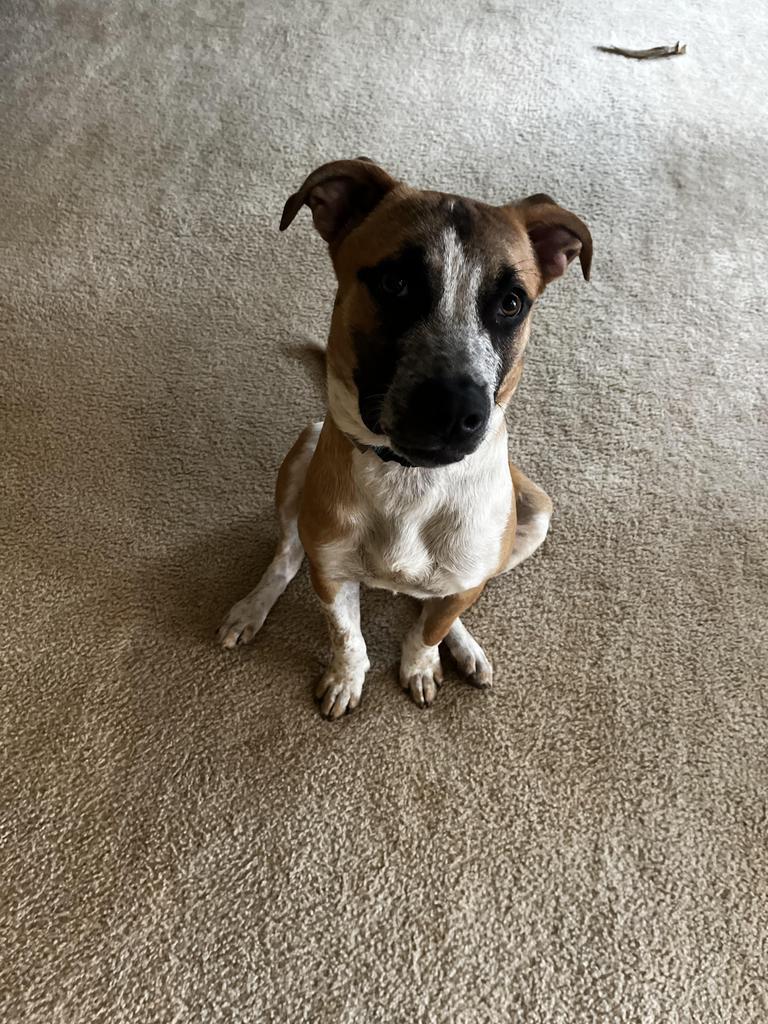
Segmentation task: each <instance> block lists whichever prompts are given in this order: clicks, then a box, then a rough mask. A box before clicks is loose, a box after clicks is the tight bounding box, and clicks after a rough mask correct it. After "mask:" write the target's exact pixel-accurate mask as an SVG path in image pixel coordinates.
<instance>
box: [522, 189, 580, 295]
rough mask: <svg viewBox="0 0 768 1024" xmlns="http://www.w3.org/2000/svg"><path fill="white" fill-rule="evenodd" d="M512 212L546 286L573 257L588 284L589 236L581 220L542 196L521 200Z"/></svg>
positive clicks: (562, 271)
mask: <svg viewBox="0 0 768 1024" xmlns="http://www.w3.org/2000/svg"><path fill="white" fill-rule="evenodd" d="M515 209H516V210H517V211H518V212H519V213H520V215H521V217H522V219H523V223H524V224H525V228H526V230H527V232H528V237H529V238H530V240H531V245H533V248H534V250H535V252H536V258H537V260H538V261H539V268H540V270H541V273H542V275H543V277H544V284H545V285H546V284H549V282H550V281H554V280H555V278H556V277H561V276H562V275H563V274H564V273H565V271H566V268H567V266H568V264H569V263H570V262H571V260H572V259H574V257H576V256H578V257H579V262H580V263H581V272H582V273H583V275H584V280H585V281H588V280H589V270H590V267H591V265H592V235H591V234H590V233H589V228H588V227H587V225H586V224H585V223H584V221H583V220H580V219H579V218H578V217H577V216H576V214H575V213H571V211H570V210H565V209H563V207H562V206H558V205H557V203H556V202H555V201H554V199H550V197H549V196H546V195H544V194H543V193H539V194H538V195H535V196H529V197H528V198H527V199H523V201H522V202H521V203H518V204H517V205H516V207H515Z"/></svg>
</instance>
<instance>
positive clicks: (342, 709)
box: [315, 583, 369, 718]
mask: <svg viewBox="0 0 768 1024" xmlns="http://www.w3.org/2000/svg"><path fill="white" fill-rule="evenodd" d="M323 609H324V611H325V614H326V618H327V619H328V631H329V633H330V637H331V663H330V665H329V666H328V668H327V670H326V672H325V674H324V675H323V678H322V679H321V680H320V683H319V685H318V687H317V691H316V693H315V696H316V697H317V698H318V700H319V701H320V711H321V713H322V714H323V715H324V716H325V717H326V718H340V717H341V716H342V715H343V714H345V713H346V712H347V711H351V710H352V709H353V708H356V707H357V705H358V704H359V703H360V696H361V694H362V692H363V682H364V680H365V673H366V672H367V671H368V667H369V662H368V655H367V653H366V649H365V640H364V639H363V634H362V633H361V631H360V587H359V586H358V585H357V584H356V583H345V584H343V585H342V586H341V587H339V590H338V593H337V594H336V597H335V599H334V600H333V601H332V602H331V604H324V605H323Z"/></svg>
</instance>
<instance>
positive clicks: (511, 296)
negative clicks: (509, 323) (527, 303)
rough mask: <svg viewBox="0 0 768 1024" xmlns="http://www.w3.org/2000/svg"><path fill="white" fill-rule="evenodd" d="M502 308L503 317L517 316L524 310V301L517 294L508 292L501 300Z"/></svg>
mask: <svg viewBox="0 0 768 1024" xmlns="http://www.w3.org/2000/svg"><path fill="white" fill-rule="evenodd" d="M500 308H501V312H502V315H503V316H517V314H518V313H519V312H520V310H521V309H522V308H523V300H522V299H521V298H520V296H519V295H518V293H517V292H507V294H506V295H505V296H504V298H503V299H502V300H501V307H500Z"/></svg>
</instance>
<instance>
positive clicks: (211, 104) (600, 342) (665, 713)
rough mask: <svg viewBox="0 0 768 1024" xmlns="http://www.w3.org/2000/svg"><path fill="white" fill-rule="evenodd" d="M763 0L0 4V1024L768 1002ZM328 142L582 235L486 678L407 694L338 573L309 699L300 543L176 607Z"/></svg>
mask: <svg viewBox="0 0 768 1024" xmlns="http://www.w3.org/2000/svg"><path fill="white" fill-rule="evenodd" d="M766 17H768V15H766V9H765V8H764V6H761V5H759V4H747V3H738V2H737V3H731V4H728V5H725V4H723V5H722V6H721V5H719V4H712V3H705V2H703V0H702V2H700V3H696V2H693V0H687V2H684V0H672V2H670V3H667V4H665V5H661V4H658V3H645V4H644V3H642V2H641V3H640V4H637V3H629V2H628V0H620V2H618V3H617V2H614V0H610V2H609V0H600V2H595V3H592V4H589V5H582V4H565V3H557V4H547V5H543V4H541V3H538V2H535V0H520V2H518V3H513V2H512V0H483V2H481V3H478V4H475V3H461V4H459V3H449V4H446V3H444V2H442V0H421V2H419V3H410V2H407V0H398V2H393V3H386V2H384V0H382V2H381V3H379V4H375V3H370V2H368V0H325V2H320V0H303V2H296V3H281V4H278V3H277V2H266V0H265V2H262V3H257V2H255V0H246V2H236V0H233V2H227V0H194V2H193V0H170V2H163V3H150V2H149V0H141V2H135V3H134V2H129V0H123V2H119V0H107V2H99V0H91V2H89V3H86V2H80V0H61V2H37V3H31V2H29V3H23V2H22V0H6V2H5V3H4V4H3V5H2V8H0V40H1V41H2V47H3V53H4V57H3V64H2V68H3V84H2V94H1V97H0V98H1V99H2V104H3V126H2V130H0V172H1V174H2V190H3V195H2V207H1V209H0V236H2V245H3V248H2V303H3V306H2V314H3V315H2V330H3V337H2V348H1V349H0V370H1V371H2V409H3V413H2V415H3V422H2V485H3V491H2V527H1V530H2V532H1V534H0V554H1V556H2V581H1V585H2V597H1V602H0V607H1V608H2V612H1V614H2V638H1V639H0V645H1V647H2V652H1V653H2V661H3V672H2V687H3V689H2V708H1V711H0V724H1V726H2V744H3V749H2V794H1V795H2V811H1V813H2V829H1V831H0V858H1V861H2V863H1V864H0V879H1V882H2V895H1V896H0V963H1V966H0V1019H2V1021H3V1022H8V1024H20V1022H24V1024H27V1022H29V1024H64V1022H72V1024H101V1022H109V1024H116V1022H121V1024H122V1022H131V1024H133V1022H136V1024H155V1022H158V1024H159V1022H163V1024H171V1022H190V1024H193V1022H194V1024H198V1022H206V1024H207V1022H222V1024H224V1022H226V1024H233V1022H249V1024H251V1022H253V1024H261V1022H280V1024H283V1022H284V1024H301V1022H308V1024H378V1022H382V1024H411V1022H428V1024H433V1022H434V1024H438V1022H439V1024H506V1022H510V1021H520V1022H525V1024H539V1022H564V1024H572V1022H578V1024H602V1022H605V1024H616V1022H653V1024H670V1022H691V1024H694V1022H695V1024H711V1022H720V1021H723V1022H728V1024H746V1022H764V1021H765V1020H766V1019H768V1016H767V1015H768V1002H767V996H766V993H767V991H768V981H767V980H766V963H767V962H768V824H767V821H768V819H767V817H766V794H767V793H768V757H767V753H768V751H767V742H768V716H767V714H766V665H768V650H767V647H768V644H767V642H766V641H767V638H768V622H767V621H766V596H767V593H768V589H767V587H766V582H767V580H768V559H767V558H766V548H765V536H766V505H765V500H766V496H765V483H766V473H767V471H768V465H767V463H768V459H767V458H766V455H767V454H768V453H767V443H766V439H767V438H768V429H767V428H768V414H767V409H768V374H767V373H766V346H765V336H766V323H768V320H767V315H768V309H767V308H766V280H768V266H766V245H765V234H766V209H768V190H767V189H766V185H765V177H766V167H768V142H766V136H765V127H766V122H765V96H766V94H767V93H768V71H767V70H766V68H767V67H768V43H767V42H766V31H765V30H766ZM677 39H682V40H684V41H685V42H687V43H688V55H687V56H685V57H679V58H675V59H673V60H668V61H657V62H648V63H636V62H631V61H628V60H625V59H623V58H621V57H611V56H608V55H606V54H602V53H599V52H597V51H596V50H595V49H594V46H595V44H600V43H622V44H624V45H629V46H654V45H658V44H659V43H673V42H675V40H677ZM359 153H365V154H368V155H369V156H372V157H375V158H376V159H377V160H379V161H380V162H381V163H382V164H383V165H384V166H386V167H387V168H388V169H390V170H391V171H392V172H394V173H395V174H397V175H399V176H402V177H404V178H407V179H408V180H409V181H412V182H413V183H417V184H422V185H425V186H432V187H437V188H445V189H449V190H453V191H459V192H466V193H469V194H471V195H473V196H477V197H483V198H485V199H487V200H490V201H496V202H501V201H503V200H508V199H510V198H514V197H518V196H521V195H524V194H527V193H530V192H534V191H539V190H545V191H547V192H550V193H553V194H554V195H555V196H556V197H557V198H558V199H559V200H560V201H561V202H563V203H565V204H568V205H571V206H572V207H573V208H574V209H575V210H576V211H578V212H579V213H580V214H581V215H582V216H583V217H584V219H585V220H587V222H588V223H589V224H590V226H591V228H592V231H593V234H594V236H595V252H596V260H595V266H594V274H593V283H592V284H591V285H585V284H584V283H583V282H582V281H580V280H579V275H578V274H576V273H573V272H572V273H571V274H570V275H569V277H568V279H567V280H566V281H565V282H563V283H562V284H560V285H557V286H553V288H552V289H551V290H550V292H549V293H548V294H547V295H546V297H545V299H544V301H543V302H542V304H541V308H540V311H539V313H538V315H537V323H536V326H535V329H534V340H533V344H532V347H531V350H530V357H529V360H528V367H527V371H526V374H525V377H524V378H523V384H522V386H521V388H520V391H519V392H518V397H517V398H516V400H515V402H514V405H513V408H512V410H511V415H510V426H511V437H512V442H511V443H512V450H513V455H514V458H515V461H517V462H518V463H519V464H520V465H521V466H522V467H523V468H524V469H525V471H526V472H527V473H529V474H530V475H531V476H532V477H533V478H534V479H535V480H537V481H538V482H540V483H541V484H543V485H544V486H545V487H546V489H547V490H548V491H549V493H550V494H551V495H552V496H553V498H554V501H555V506H556V517H555V520H554V524H553V530H552V534H551V538H550V540H549V541H548V543H547V545H546V547H545V548H544V550H543V551H542V552H541V553H540V554H538V555H537V556H536V557H535V558H534V559H533V560H532V561H531V562H530V563H528V564H527V565H525V566H524V567H523V568H522V569H521V570H520V571H518V572H517V573H516V574H513V575H512V576H510V577H506V578H504V579H502V580H500V581H497V582H495V583H494V584H493V585H492V586H491V587H490V588H489V589H488V591H487V592H486V594H485V596H484V597H483V598H482V600H481V602H480V603H479V604H478V606H477V607H476V608H475V609H473V611H472V612H471V614H470V615H469V616H468V619H467V621H468V623H469V625H470V626H471V628H472V629H473V631H475V633H476V635H477V636H478V638H479V639H480V640H481V642H482V643H483V644H484V645H485V647H486V650H487V651H488V652H489V654H490V655H491V656H492V658H493V660H494V662H495V665H496V673H497V675H496V678H497V683H496V686H495V688H494V690H493V691H492V692H491V693H489V694H487V695H486V694H481V693H478V692H475V691H473V690H471V689H469V688H468V687H465V686H462V685H461V683H460V682H459V681H458V680H457V679H455V678H451V679H449V681H448V682H447V684H446V686H445V687H444V689H443V691H442V692H441V694H440V696H439V699H438V701H437V703H436V705H435V707H434V708H433V709H432V710H431V711H428V712H423V711H419V710H418V709H417V708H416V707H415V706H414V705H413V704H412V703H410V702H409V701H408V700H407V699H406V698H405V697H404V696H403V694H402V693H401V692H400V690H399V687H398V684H397V681H396V677H395V670H394V669H395V665H396V661H397V654H398V644H399V641H400V638H401V636H402V633H403V631H404V629H405V628H406V625H407V623H408V622H409V621H410V618H411V616H412V615H413V613H414V609H413V607H412V605H411V604H410V603H409V602H408V601H406V600H404V599H395V598H393V597H390V596H387V595H386V594H383V593H369V594H368V595H367V596H366V597H365V600H364V606H363V615H364V620H365V631H366V634H367V638H368V641H369V650H370V653H371V658H372V663H373V668H372V671H371V674H370V676H369V681H368V686H367V690H366V694H365V698H364V702H363V705H362V707H361V709H360V711H359V712H358V713H357V714H356V715H354V716H353V717H351V718H349V719H346V720H344V721H343V722H341V723H340V724H337V725H329V724H327V723H325V722H324V721H322V720H321V719H320V717H319V716H318V714H317V712H316V709H315V707H314V705H313V701H312V698H311V688H312V685H313V684H314V683H315V682H316V680H317V678H318V675H319V673H320V671H321V669H322V665H323V661H324V658H325V654H326V640H325V635H324V626H323V623H322V619H321V616H320V614H319V612H318V610H317V608H316V607H315V604H314V603H313V599H312V595H311V592H310V588H309V585H308V581H307V577H306V573H305V572H304V571H303V572H302V573H301V575H300V576H299V578H298V579H297V581H296V582H295V584H294V585H293V586H292V587H291V589H290V590H289V591H288V593H287V594H286V595H285V597H284V598H283V599H282V600H281V602H280V603H279V604H278V606H277V607H276V609H275V611H274V613H273V615H272V617H271V618H270V620H269V622H268V624H267V626H266V627H265V629H264V632H263V634H262V635H261V636H260V637H259V639H258V642H257V643H256V644H255V646H254V647H253V648H251V649H247V650H244V651H240V652H237V653H225V652H224V651H221V650H218V649H217V648H216V646H215V645H214V642H213V634H214V630H215V627H216V626H217V625H218V622H219V620H220V618H221V616H222V615H223V613H224V612H225V611H226V609H227V608H228V606H229V604H230V603H231V602H232V601H233V600H234V599H236V598H237V597H239V596H241V595H242V593H243V592H244V591H245V590H246V589H247V588H249V587H250V586H251V584H252V583H253V582H254V581H255V579H256V578H257V576H258V575H259V573H260V571H261V570H262V569H263V568H264V566H265V565H266V563H267V561H268V560H269V558H270V554H271V547H272V544H273V540H274V536H275V528H274V524H273V518H272V509H271V500H272V499H271V493H272V487H273V482H274V479H275V472H276V469H277V466H278V464H279V461H280V459H281V457H282V454H283V453H284V451H285V450H286V449H287V447H288V446H289V445H290V443H291V441H292V439H293V437H294V436H295V435H296V433H297V432H298V430H299V428H300V427H301V426H302V425H303V424H304V423H305V422H307V421H309V420H310V419H312V418H313V417H314V418H316V417H318V415H319V414H320V413H321V410H322V396H321V390H320V385H319V376H318V371H317V367H316V365H315V361H314V360H313V359H312V357H311V356H310V355H309V354H308V353H307V346H308V345H310V344H312V343H315V342H318V341H322V340H323V338H324V335H325V331H326V327H327V323H328V316H329V310H330V304H331V301H332V280H331V274H330V269H329V266H328V264H327V262H326V259H325V255H324V252H323V247H322V244H321V243H320V241H319V240H318V239H317V238H316V237H315V236H314V235H313V234H312V232H311V229H310V226H309V218H308V216H307V215H306V214H304V215H302V217H301V218H300V219H299V220H298V221H297V223H296V224H295V225H294V226H293V227H292V229H291V230H290V231H289V232H288V233H287V234H286V235H279V234H278V232H277V223H278V220H279V215H280V211H281V208H282V204H283V201H284V199H285V197H286V196H287V195H288V193H289V192H291V191H293V190H294V189H295V188H296V187H297V185H298V184H299V182H300V181H301V179H302V178H303V177H304V175H305V174H306V173H307V172H308V171H309V170H311V169H312V168H313V167H314V166H316V165H317V164H318V163H321V162H323V161H324V160H326V159H329V158H335V157H344V156H356V155H357V154H359Z"/></svg>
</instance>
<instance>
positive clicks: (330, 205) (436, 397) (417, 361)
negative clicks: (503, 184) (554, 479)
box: [281, 160, 592, 467]
mask: <svg viewBox="0 0 768 1024" xmlns="http://www.w3.org/2000/svg"><path fill="white" fill-rule="evenodd" d="M305 203H306V205H308V206H309V207H310V208H311V209H312V213H313V218H314V222H315V227H316V228H317V230H318V231H319V233H320V234H321V235H322V237H323V238H324V239H325V240H326V241H327V242H328V243H329V246H330V252H331V258H332V260H333V264H334V269H335V271H336V276H337V279H338V283H339V289H338V294H337V298H336V304H335V308H334V313H333V320H332V325H331V334H330V339H329V345H328V384H329V401H330V405H331V413H332V415H333V417H334V419H335V420H336V422H337V424H338V426H339V427H340V428H341V429H342V430H344V431H345V432H346V433H348V434H350V435H351V436H353V437H354V438H355V439H356V440H357V441H359V442H362V443H365V444H371V445H377V446H385V447H388V448H391V449H392V450H394V451H395V452H396V453H397V454H398V455H400V456H401V457H404V458H405V459H407V460H408V462H410V463H412V464H413V465H417V466H428V467H434V466H442V465H447V464H449V463H452V462H458V461H459V460H461V459H462V458H464V456H466V455H468V454H470V453H471V452H473V451H474V450H475V449H476V448H477V447H478V445H479V444H480V443H481V442H482V440H483V438H484V436H485V433H486V429H487V426H488V422H489V419H490V415H491V410H492V408H493V405H494V404H498V405H505V404H506V402H508V401H509V398H510V397H511V395H512V392H513V391H514V389H515V387H516V385H517V382H518V380H519V378H520V374H521V372H522V354H523V351H524V349H525V345H526V342H527V340H528V335H529V331H530V315H531V309H532V307H533V304H534V301H535V300H536V298H537V297H538V296H539V295H540V294H541V292H542V291H543V289H544V287H545V285H546V284H547V283H548V282H549V281H551V280H553V279H554V278H555V277H558V276H560V275H561V274H562V273H563V272H564V270H565V269H566V267H567V266H568V263H570V261H571V260H572V259H573V258H574V257H575V256H576V255H579V257H580V260H581V265H582V269H583V272H584V276H585V277H588V275H589V265H590V260H591V252H592V240H591V237H590V234H589V231H588V229H587V227H586V225H584V224H583V223H582V222H581V221H580V220H579V219H578V218H577V217H576V216H575V215H574V214H572V213H569V212H568V211H567V210H564V209H562V208H561V207H559V206H558V205H557V204H556V203H554V201H553V200H551V199H549V197H547V196H544V195H538V196H532V197H530V198H529V199H527V200H524V201H523V202H521V203H519V204H517V205H510V206H499V207H495V206H488V205H486V204H484V203H479V202H475V201H473V200H470V199H462V198H460V197H458V196H453V195H446V194H443V193H438V192H423V191H417V190H414V189H411V188H409V187H407V186H406V185H403V184H402V183H398V182H396V181H394V180H393V179H392V178H390V176H389V175H388V174H387V173H386V172H385V171H383V170H382V169H381V168H380V167H377V166H376V165H375V164H372V163H370V162H369V161H366V160H345V161H338V162H336V163H333V164H326V165H324V166H323V167H321V168H319V169H318V170H317V171H315V172H314V173H313V174H312V175H310V177H309V178H308V179H307V181H306V182H305V183H304V185H303V186H302V188H301V189H300V190H299V191H298V192H297V193H296V194H295V195H293V196H291V198H290V199H289V200H288V202H287V203H286V207H285V211H284V213H283V220H282V222H281V228H285V227H287V226H288V224H289V223H290V222H291V220H292V219H293V217H294V216H295V215H296V213H297V212H298V210H299V209H300V207H301V206H302V205H303V204H305Z"/></svg>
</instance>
